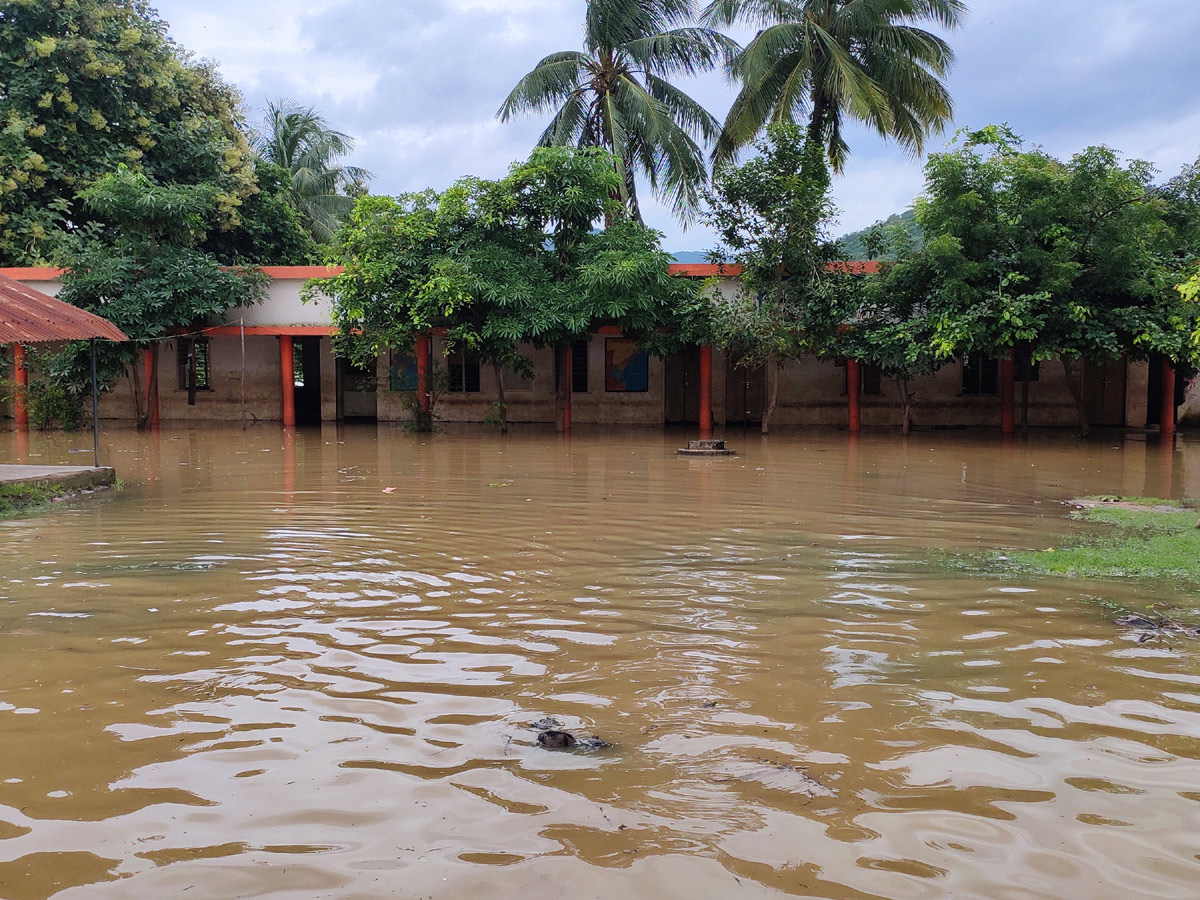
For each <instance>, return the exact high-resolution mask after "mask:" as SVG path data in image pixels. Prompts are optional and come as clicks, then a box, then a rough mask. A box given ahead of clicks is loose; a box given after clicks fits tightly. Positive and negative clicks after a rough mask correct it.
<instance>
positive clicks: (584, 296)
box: [307, 148, 708, 407]
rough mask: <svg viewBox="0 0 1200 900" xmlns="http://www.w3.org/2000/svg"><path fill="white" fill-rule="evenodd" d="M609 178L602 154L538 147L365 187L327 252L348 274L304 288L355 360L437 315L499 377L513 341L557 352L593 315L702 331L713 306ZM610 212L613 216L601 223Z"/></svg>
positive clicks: (662, 344)
mask: <svg viewBox="0 0 1200 900" xmlns="http://www.w3.org/2000/svg"><path fill="white" fill-rule="evenodd" d="M618 183H619V182H618V176H617V174H616V172H615V170H614V168H613V164H612V157H611V155H610V154H608V153H605V152H603V151H600V150H594V149H592V150H575V151H573V150H570V149H566V148H543V149H539V150H536V151H535V152H534V154H533V155H532V157H531V158H530V159H529V161H527V162H525V163H519V164H517V165H515V166H514V167H513V168H512V171H511V172H510V173H509V175H508V177H506V178H505V179H502V180H500V181H484V180H481V179H464V180H463V181H460V182H458V183H457V184H455V185H454V186H453V187H451V188H450V189H449V190H447V191H445V192H444V193H440V194H439V193H436V192H434V191H426V192H422V193H419V194H409V195H405V196H403V197H399V198H389V197H365V198H362V199H360V200H359V201H358V203H357V204H356V206H355V209H354V211H353V213H352V214H351V216H350V219H349V221H348V222H347V225H346V228H345V229H344V231H343V233H342V236H341V238H340V240H339V244H338V246H337V248H336V251H335V254H334V257H333V259H332V261H335V262H338V263H341V264H342V265H344V266H345V271H344V273H343V274H341V275H339V276H337V277H335V278H332V279H323V280H320V281H314V282H312V283H311V284H310V286H309V287H308V289H307V292H308V295H309V296H310V297H311V296H313V295H315V294H318V293H320V294H324V295H326V296H329V297H330V298H332V300H333V321H334V325H335V327H336V328H337V331H338V338H337V341H338V350H339V352H341V353H343V354H346V355H349V356H351V357H353V358H354V359H355V360H357V361H358V362H359V363H360V364H363V365H373V364H374V361H375V360H376V359H377V358H378V356H379V354H380V353H382V352H383V351H384V350H386V349H388V348H392V347H409V346H412V344H413V343H414V342H415V341H416V340H417V338H418V337H419V336H420V335H422V334H424V333H427V332H428V331H429V330H430V329H432V328H443V329H445V334H446V339H447V342H448V343H449V344H450V345H451V346H452V347H462V348H465V349H467V350H469V351H471V352H472V353H475V354H478V355H479V357H480V359H481V361H482V362H484V363H487V364H490V365H492V366H493V367H494V368H495V369H496V370H497V376H498V377H497V381H498V382H500V383H501V384H502V379H500V378H499V375H500V370H501V369H503V368H505V367H512V368H517V369H518V370H522V371H525V372H526V373H528V371H529V365H530V363H529V360H528V358H527V357H525V356H524V355H523V354H522V353H521V352H520V349H519V345H520V344H523V343H531V344H533V345H534V346H535V347H546V346H550V347H555V348H556V350H557V351H558V352H559V353H560V354H561V353H563V352H564V351H565V348H566V347H569V346H570V344H571V342H572V341H574V340H575V339H577V338H580V337H583V336H585V335H587V334H589V333H590V332H592V331H594V330H596V329H597V328H599V327H600V326H602V325H615V326H617V327H619V328H620V329H621V330H622V332H623V333H624V334H626V335H627V336H629V337H631V338H633V339H635V340H637V341H639V342H640V343H641V344H642V345H643V346H645V347H647V348H648V349H650V350H651V351H652V352H655V353H658V354H666V353H669V352H672V351H673V350H674V349H677V348H678V347H680V346H683V345H684V344H685V343H688V342H696V341H698V340H700V339H702V338H703V337H704V335H705V333H706V332H705V330H704V329H705V328H706V324H707V321H708V319H707V310H708V306H707V304H705V303H704V302H703V301H702V300H701V299H700V297H699V291H698V289H697V288H696V286H695V285H694V284H692V283H691V282H689V281H687V280H685V279H682V278H673V277H671V276H670V274H669V263H670V258H669V256H668V255H667V254H666V253H664V252H663V250H662V248H661V246H660V243H659V241H660V235H659V234H658V233H657V232H655V231H652V230H650V229H648V228H646V227H644V226H642V225H640V224H638V223H636V222H633V221H630V220H628V219H627V218H625V217H623V216H621V213H620V208H619V204H618V201H616V200H615V199H614V197H613V191H612V189H613V187H614V185H616V184H618ZM606 214H607V215H610V216H611V215H616V216H617V217H618V218H617V220H616V221H615V222H614V224H613V225H612V226H611V227H610V228H607V229H605V230H603V231H597V230H596V227H595V226H596V224H597V223H598V222H599V221H600V220H601V219H603V218H604V217H605V215H606ZM560 360H561V356H560ZM565 369H566V367H565V366H560V373H561V377H560V382H559V385H558V393H559V398H560V407H561V404H562V403H564V402H565V394H564V384H565V385H566V387H567V388H569V381H568V380H567V379H569V374H568V373H567V372H566V371H565ZM501 402H502V403H503V397H501Z"/></svg>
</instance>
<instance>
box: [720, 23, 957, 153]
mask: <svg viewBox="0 0 1200 900" xmlns="http://www.w3.org/2000/svg"><path fill="white" fill-rule="evenodd" d="M965 14H966V4H965V3H964V2H963V0H712V2H711V3H709V5H708V6H707V7H706V8H705V9H704V11H703V13H702V14H701V21H702V22H704V23H705V24H707V25H709V26H711V27H718V28H719V27H726V26H729V25H731V24H734V23H736V22H741V23H745V24H749V25H752V26H755V27H757V28H759V29H760V30H759V32H758V34H757V35H756V36H755V37H754V39H753V40H752V41H751V42H750V43H749V44H747V45H746V48H745V49H744V50H743V51H742V52H741V53H739V54H738V56H737V57H736V58H735V59H734V60H733V62H732V63H731V64H730V66H729V74H730V77H731V79H732V80H733V81H735V82H736V83H739V84H740V85H741V90H740V92H739V93H738V95H737V98H736V99H735V100H734V102H733V106H732V108H731V109H730V111H729V115H728V117H727V118H726V120H725V127H724V129H723V130H722V132H721V137H720V139H719V140H718V142H717V151H716V154H715V156H716V158H717V160H718V161H720V160H727V159H730V158H732V157H733V156H734V154H736V153H737V151H738V150H739V149H741V148H742V147H744V146H746V145H747V144H749V143H750V142H751V141H753V140H754V139H755V138H756V137H757V136H758V135H759V134H760V133H761V132H762V130H763V129H764V128H765V127H766V126H767V125H768V124H770V123H771V122H779V121H795V120H796V119H797V118H800V117H807V119H808V127H809V134H810V135H811V136H813V137H814V138H820V140H821V141H822V142H823V143H824V144H825V146H826V148H827V149H828V153H829V160H830V163H831V164H832V166H833V168H834V170H835V171H841V169H842V168H843V166H844V165H845V162H846V158H847V156H849V153H850V148H849V146H848V145H847V144H846V140H845V137H844V133H843V129H844V126H845V120H846V118H847V117H850V118H853V119H858V120H859V121H861V122H864V123H866V124H867V125H869V126H870V127H872V128H874V129H875V130H876V131H878V132H879V133H880V134H881V135H883V136H885V137H888V138H892V139H893V140H895V141H896V142H897V143H898V144H900V146H902V147H904V148H906V149H907V150H909V151H911V152H913V153H920V152H921V151H922V150H923V148H924V146H925V140H926V138H927V137H928V136H929V135H930V134H935V133H937V132H939V131H941V130H942V129H943V128H944V127H945V125H946V123H947V122H949V121H950V119H951V116H952V113H953V103H952V101H951V98H950V93H949V92H948V91H947V89H946V86H945V84H944V83H943V80H942V79H943V78H944V77H945V75H946V73H947V71H948V70H949V68H950V66H951V64H952V63H953V62H954V52H953V51H952V50H951V49H950V46H949V45H948V44H947V43H946V42H945V41H944V40H943V39H942V38H940V37H938V36H937V35H936V34H933V33H932V32H930V31H927V30H925V29H923V28H920V27H918V26H919V25H920V24H923V23H929V24H932V25H935V26H940V27H941V28H943V29H953V28H956V27H958V25H959V24H960V23H961V22H962V20H963V17H964V16H965ZM801 120H802V119H801Z"/></svg>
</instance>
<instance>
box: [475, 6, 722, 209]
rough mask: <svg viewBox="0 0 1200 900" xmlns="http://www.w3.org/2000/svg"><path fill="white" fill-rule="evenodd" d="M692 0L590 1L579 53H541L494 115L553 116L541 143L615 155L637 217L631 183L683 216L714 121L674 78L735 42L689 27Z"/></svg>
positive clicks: (696, 197) (692, 199)
mask: <svg viewBox="0 0 1200 900" xmlns="http://www.w3.org/2000/svg"><path fill="white" fill-rule="evenodd" d="M692 13H693V9H692V0H589V2H588V6H587V19H586V23H585V26H584V44H585V47H584V50H583V51H572V50H568V51H561V52H558V53H552V54H550V55H549V56H547V57H545V58H544V59H543V60H542V61H541V62H539V63H538V64H537V66H535V67H534V69H533V71H531V72H530V73H529V74H528V75H526V76H525V77H524V78H522V79H521V80H520V81H519V82H518V83H517V85H516V87H514V88H513V90H512V92H511V93H510V94H509V95H508V98H507V99H506V100H505V101H504V104H503V105H502V106H501V107H500V111H499V112H498V113H497V115H498V116H499V118H500V119H501V120H502V121H508V120H509V119H511V118H513V117H514V116H517V115H520V114H523V113H534V114H537V113H546V112H553V118H552V119H551V120H550V124H549V125H548V126H547V128H546V130H545V131H544V132H543V133H542V136H541V139H540V141H539V146H543V147H570V146H574V147H601V148H604V149H606V150H609V151H610V152H612V153H613V154H614V157H613V162H614V165H615V168H616V172H617V174H618V175H619V180H618V184H617V187H616V189H615V190H616V194H617V196H619V197H620V198H621V200H622V201H623V203H624V204H625V205H626V207H627V208H628V209H629V211H630V213H631V214H632V216H633V217H634V218H635V219H640V214H639V211H638V200H637V179H638V178H639V177H641V178H645V179H646V180H647V181H648V182H649V183H650V187H651V189H652V190H653V191H654V192H655V194H656V195H657V196H659V197H660V198H662V199H663V201H664V202H666V203H667V205H669V206H670V207H671V208H672V209H673V210H674V211H675V213H676V214H677V215H678V216H680V217H681V218H683V219H685V220H687V219H690V218H691V217H693V216H694V215H695V214H696V212H697V209H698V205H699V202H700V196H701V191H702V190H703V187H704V185H705V184H706V183H707V180H708V170H707V166H706V164H705V158H704V147H705V146H711V145H712V142H713V141H715V140H716V137H717V134H718V131H719V127H718V125H717V121H716V119H714V118H713V117H712V115H710V114H709V113H708V112H707V111H706V110H705V109H704V108H703V107H702V106H701V105H700V104H699V103H697V102H696V101H695V100H693V99H692V98H691V97H690V96H688V95H687V94H686V93H684V92H683V91H682V90H680V89H679V88H678V87H676V86H675V85H674V84H673V83H672V81H671V79H672V78H676V77H678V76H690V75H695V74H696V73H698V72H703V71H707V70H709V69H712V68H714V67H715V66H716V65H718V64H720V63H721V62H722V61H723V60H725V59H728V58H729V57H730V56H731V55H732V54H733V53H734V52H735V51H736V50H737V45H736V44H735V43H734V42H733V41H731V40H730V39H729V38H727V37H725V36H724V35H722V34H720V33H719V32H717V31H715V30H713V29H709V28H698V27H695V26H693V25H692V24H691V21H692V18H693V16H692Z"/></svg>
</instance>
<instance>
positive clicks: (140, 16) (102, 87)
mask: <svg viewBox="0 0 1200 900" xmlns="http://www.w3.org/2000/svg"><path fill="white" fill-rule="evenodd" d="M0 72H2V73H3V76H2V77H3V89H2V90H0V264H2V265H29V264H39V263H44V262H46V261H48V260H49V259H51V258H52V257H53V255H54V254H55V253H56V251H57V250H59V249H60V248H61V247H62V246H63V239H64V237H65V235H66V234H67V233H68V232H70V231H72V230H75V229H79V228H84V227H86V226H87V225H88V223H89V222H90V221H91V220H92V217H93V215H94V213H92V212H91V211H90V210H89V209H88V208H86V207H85V206H83V205H81V204H79V203H77V202H74V199H73V198H75V196H76V194H77V193H78V191H79V190H80V189H81V188H83V187H84V186H86V185H87V184H89V183H91V182H92V181H94V180H95V179H96V178H98V177H99V176H101V175H103V174H105V173H108V172H112V171H114V170H115V169H116V168H117V167H118V166H119V165H127V166H130V167H132V168H134V169H136V170H138V171H141V172H144V173H146V174H147V175H148V176H149V177H150V178H151V179H153V180H154V181H155V182H156V183H159V184H172V183H174V184H181V185H197V184H202V183H203V184H208V185H210V186H211V188H212V193H211V203H210V219H211V222H210V224H211V226H212V227H213V228H214V229H215V230H221V229H225V228H229V227H233V226H235V225H236V224H237V223H238V208H239V206H240V204H241V203H242V201H243V199H245V198H246V197H247V196H248V195H249V194H250V193H251V192H252V191H253V187H254V172H253V167H252V164H251V158H250V154H249V152H248V150H249V148H248V145H247V143H246V139H245V137H244V136H243V135H242V133H241V131H240V126H241V123H242V116H241V111H240V98H239V96H238V95H237V93H236V91H234V90H233V89H232V88H231V87H229V86H228V85H227V84H225V83H224V82H223V81H222V80H221V79H220V78H219V76H218V75H217V74H216V72H215V71H214V70H213V69H212V68H211V67H210V66H208V65H207V64H204V63H197V62H195V61H193V60H192V59H191V58H190V57H189V56H188V55H187V54H186V53H185V52H184V51H183V50H181V49H180V48H179V47H177V46H176V45H175V44H174V43H172V42H171V40H170V38H169V37H168V36H167V26H166V24H165V23H164V22H163V21H162V20H161V19H159V18H158V16H157V14H156V13H155V12H154V11H153V10H152V9H151V8H150V7H149V5H147V4H146V3H145V2H142V0H6V2H4V3H3V4H2V5H0Z"/></svg>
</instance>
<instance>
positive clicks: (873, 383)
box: [862, 365, 883, 397]
mask: <svg viewBox="0 0 1200 900" xmlns="http://www.w3.org/2000/svg"><path fill="white" fill-rule="evenodd" d="M862 392H863V396H864V397H878V396H879V395H880V394H882V393H883V370H882V369H880V368H879V366H869V365H867V366H863V367H862Z"/></svg>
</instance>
